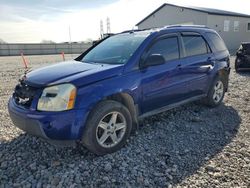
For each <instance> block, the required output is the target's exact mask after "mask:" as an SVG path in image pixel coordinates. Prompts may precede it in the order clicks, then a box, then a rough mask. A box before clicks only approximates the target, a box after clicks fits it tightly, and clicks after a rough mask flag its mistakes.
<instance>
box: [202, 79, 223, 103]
mask: <svg viewBox="0 0 250 188" xmlns="http://www.w3.org/2000/svg"><path fill="white" fill-rule="evenodd" d="M224 95H225V83H224V81H223V79H221V78H220V77H217V78H216V79H215V80H214V82H213V84H212V86H211V87H210V90H209V92H208V96H207V97H206V99H205V104H206V105H208V106H210V107H216V106H218V105H220V104H221V102H222V101H223V98H224Z"/></svg>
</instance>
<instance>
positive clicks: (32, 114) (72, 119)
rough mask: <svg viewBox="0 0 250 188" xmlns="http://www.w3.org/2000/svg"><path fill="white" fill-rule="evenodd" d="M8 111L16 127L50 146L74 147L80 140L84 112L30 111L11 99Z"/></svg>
mask: <svg viewBox="0 0 250 188" xmlns="http://www.w3.org/2000/svg"><path fill="white" fill-rule="evenodd" d="M8 110H9V114H10V118H11V120H12V122H13V124H14V125H15V126H16V127H18V128H20V129H21V130H23V131H25V132H27V133H28V134H31V135H34V136H38V137H41V138H43V139H45V140H46V141H48V142H49V143H51V144H54V145H61V146H74V145H75V143H76V141H77V140H80V139H81V135H82V131H83V127H84V123H85V115H84V112H85V111H84V110H70V111H65V112H55V113H54V112H53V113H50V112H37V111H30V110H28V109H23V108H20V107H19V106H17V105H16V104H15V102H14V100H13V99H12V98H10V100H9V103H8ZM85 114H86V113H85Z"/></svg>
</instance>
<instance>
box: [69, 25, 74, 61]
mask: <svg viewBox="0 0 250 188" xmlns="http://www.w3.org/2000/svg"><path fill="white" fill-rule="evenodd" d="M69 45H70V49H71V58H72V57H73V56H72V41H71V31H70V25H69Z"/></svg>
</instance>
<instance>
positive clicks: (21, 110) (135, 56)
mask: <svg viewBox="0 0 250 188" xmlns="http://www.w3.org/2000/svg"><path fill="white" fill-rule="evenodd" d="M229 58H230V56H229V52H228V50H227V48H226V46H225V44H224V42H223V40H222V39H221V38H220V36H219V35H218V34H217V33H216V32H215V31H214V30H212V29H209V28H206V27H202V26H167V27H164V28H158V29H150V30H141V31H139V30H133V31H126V32H123V33H119V34H116V35H113V36H110V37H108V38H106V39H104V40H102V41H99V42H98V43H96V44H95V45H94V46H92V47H91V48H90V49H88V50H87V51H85V52H84V53H83V54H81V55H80V56H79V57H77V58H76V59H75V60H73V61H68V62H62V63H58V64H55V65H52V66H48V67H45V68H40V69H37V70H34V71H31V72H28V73H27V74H25V75H24V76H22V77H21V79H20V81H19V84H18V85H17V86H16V88H15V91H14V93H13V96H12V97H11V98H10V100H9V103H8V108H9V114H10V117H11V119H12V121H13V123H14V124H15V125H16V126H17V127H19V128H20V129H22V130H24V131H26V132H27V133H30V134H32V135H36V136H39V137H42V138H45V139H46V140H48V141H50V142H52V143H54V144H60V145H68V144H75V143H81V144H83V145H84V146H85V147H87V148H88V149H89V150H91V151H92V152H94V153H96V154H98V155H103V154H107V153H111V152H114V151H117V150H118V149H120V148H121V147H122V146H123V145H124V144H125V143H126V140H127V139H128V137H129V135H130V134H131V132H133V131H134V130H136V129H137V128H138V121H139V120H140V119H142V118H144V117H146V116H150V115H153V114H157V113H160V112H163V111H165V110H168V109H171V108H174V107H176V106H180V105H182V104H184V103H187V102H191V101H195V100H200V99H202V101H204V102H205V103H206V104H207V105H209V106H211V107H215V106H217V105H219V104H220V103H221V102H222V100H223V97H224V93H225V92H226V91H227V89H228V78H229V73H230V62H229Z"/></svg>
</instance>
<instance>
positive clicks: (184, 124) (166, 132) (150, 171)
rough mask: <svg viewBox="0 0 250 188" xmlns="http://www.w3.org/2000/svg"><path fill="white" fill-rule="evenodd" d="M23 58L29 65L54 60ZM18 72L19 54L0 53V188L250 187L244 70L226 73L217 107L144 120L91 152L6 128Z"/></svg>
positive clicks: (249, 111) (249, 102)
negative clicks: (117, 142) (120, 140)
mask: <svg viewBox="0 0 250 188" xmlns="http://www.w3.org/2000/svg"><path fill="white" fill-rule="evenodd" d="M27 58H28V60H29V62H30V64H31V65H32V67H33V68H36V67H41V66H44V65H48V64H51V63H53V62H55V61H60V60H61V57H60V56H30V57H27ZM66 58H67V59H69V58H70V57H69V56H66ZM232 62H233V61H232ZM22 72H23V69H22V64H21V58H20V57H0V75H1V77H0V83H1V84H0V96H1V97H0V187H226V188H228V187H250V98H249V92H250V73H241V74H236V73H235V71H234V69H233V70H232V74H231V76H230V87H229V88H230V91H229V92H228V93H227V94H226V96H225V100H224V104H222V105H221V106H219V107H217V108H215V109H210V108H207V107H205V106H201V105H198V104H187V105H184V106H182V107H179V108H176V109H173V110H170V111H167V112H165V113H161V114H159V115H155V116H152V117H150V118H147V119H145V120H144V121H143V122H142V123H143V126H142V127H141V128H140V130H139V131H138V133H137V134H136V135H133V136H132V137H131V139H130V140H129V142H128V144H127V145H126V146H125V147H124V148H122V149H121V150H120V151H118V152H116V153H114V154H109V155H106V156H102V157H98V156H95V155H94V154H92V153H90V152H89V151H87V150H86V149H84V148H79V147H78V148H58V147H55V146H52V145H50V144H47V143H46V142H44V141H43V140H41V139H39V138H36V137H32V136H29V135H26V134H24V132H22V131H21V130H19V129H17V128H15V127H14V126H13V124H12V122H11V120H10V118H9V115H8V111H7V101H8V98H9V96H10V95H11V93H12V90H13V88H14V86H15V84H16V83H17V79H18V78H19V76H20V75H21V73H22Z"/></svg>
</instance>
